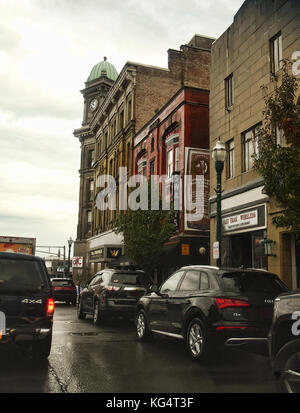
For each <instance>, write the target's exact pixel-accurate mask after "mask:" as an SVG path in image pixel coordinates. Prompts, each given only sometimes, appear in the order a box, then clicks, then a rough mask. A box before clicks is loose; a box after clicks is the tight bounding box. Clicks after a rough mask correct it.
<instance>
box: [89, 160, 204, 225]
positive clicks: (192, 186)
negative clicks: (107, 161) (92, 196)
mask: <svg viewBox="0 0 300 413" xmlns="http://www.w3.org/2000/svg"><path fill="white" fill-rule="evenodd" d="M183 185H184V191H183ZM96 186H97V188H102V190H100V191H99V192H98V194H97V197H96V206H97V208H98V209H99V210H100V211H106V210H107V209H109V210H111V211H115V210H117V209H118V210H119V211H125V210H127V209H131V210H133V211H137V210H138V209H141V210H149V209H150V210H156V211H157V210H159V209H162V210H164V211H167V210H171V208H173V209H174V210H176V211H182V210H184V211H185V213H186V218H187V220H189V221H200V220H201V219H203V218H204V213H205V179H204V175H184V177H183V178H182V177H181V176H180V175H176V174H174V175H172V176H171V177H168V176H167V175H162V176H159V175H151V178H150V180H149V181H148V179H147V178H146V177H145V176H143V175H133V176H131V177H130V178H129V179H128V180H127V168H126V167H120V168H119V177H118V180H117V182H116V179H115V178H114V177H113V176H111V175H100V176H99V177H98V179H97V183H96ZM117 204H118V208H117Z"/></svg>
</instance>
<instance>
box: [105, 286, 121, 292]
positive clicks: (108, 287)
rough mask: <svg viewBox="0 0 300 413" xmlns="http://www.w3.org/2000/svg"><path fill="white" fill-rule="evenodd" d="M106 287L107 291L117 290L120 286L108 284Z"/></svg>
mask: <svg viewBox="0 0 300 413" xmlns="http://www.w3.org/2000/svg"><path fill="white" fill-rule="evenodd" d="M106 289H107V291H119V290H120V289H121V287H115V286H114V285H108V286H107V287H106Z"/></svg>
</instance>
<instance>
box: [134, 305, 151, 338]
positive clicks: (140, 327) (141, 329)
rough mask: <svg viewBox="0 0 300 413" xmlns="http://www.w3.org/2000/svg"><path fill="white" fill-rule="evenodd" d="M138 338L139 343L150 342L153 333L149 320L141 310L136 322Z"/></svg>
mask: <svg viewBox="0 0 300 413" xmlns="http://www.w3.org/2000/svg"><path fill="white" fill-rule="evenodd" d="M135 325H136V336H137V340H138V341H150V340H151V339H152V338H153V333H151V331H150V330H149V327H148V323H147V318H146V314H145V311H144V310H139V312H138V313H137V316H136V320H135Z"/></svg>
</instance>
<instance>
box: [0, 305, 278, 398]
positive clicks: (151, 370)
mask: <svg viewBox="0 0 300 413" xmlns="http://www.w3.org/2000/svg"><path fill="white" fill-rule="evenodd" d="M184 347H185V346H184V343H183V342H180V341H177V340H174V339H169V338H166V337H158V336H156V337H155V339H154V341H152V342H150V343H138V342H136V340H135V331H134V326H133V323H132V322H128V321H123V320H118V321H113V322H110V323H109V324H106V325H105V326H101V327H95V326H94V325H93V323H92V319H91V317H87V319H86V320H77V317H76V310H75V308H74V307H72V306H66V305H64V304H57V305H56V310H55V319H54V335H53V343H52V351H51V355H50V357H49V360H48V362H44V363H41V364H37V365H34V364H33V363H32V361H31V360H30V359H29V358H28V357H27V358H26V357H24V356H23V355H22V354H21V352H20V351H18V350H17V349H14V348H9V347H7V346H0V371H1V374H0V392H2V393H8V392H34V393H68V392H70V393H73V392H74V393H85V392H89V393H127V392H130V393H141V392H142V393H164V392H169V393H176V392H181V393H182V392H183V393H184V392H192V393H214V392H223V393H224V392H238V393H242V392H251V393H259V392H261V393H266V392H268V393H269V392H276V391H277V388H276V383H275V381H274V378H273V376H272V373H271V371H270V368H269V363H268V359H267V358H265V357H263V356H259V355H254V354H250V353H247V352H242V351H239V350H231V349H226V350H224V352H219V353H218V354H217V355H216V358H215V359H214V360H213V361H212V363H211V364H209V365H208V366H201V365H200V364H198V363H197V362H194V361H193V360H190V358H189V356H188V355H187V353H186V351H185V348H184Z"/></svg>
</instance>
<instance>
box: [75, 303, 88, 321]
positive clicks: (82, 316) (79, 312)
mask: <svg viewBox="0 0 300 413" xmlns="http://www.w3.org/2000/svg"><path fill="white" fill-rule="evenodd" d="M77 318H78V320H84V319H85V318H86V314H85V313H84V312H83V311H82V302H81V300H79V301H78V306H77Z"/></svg>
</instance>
